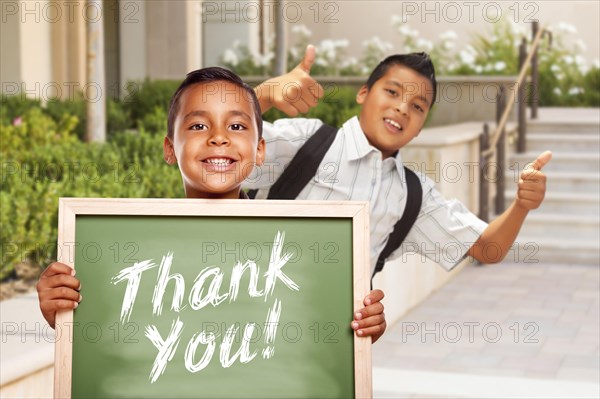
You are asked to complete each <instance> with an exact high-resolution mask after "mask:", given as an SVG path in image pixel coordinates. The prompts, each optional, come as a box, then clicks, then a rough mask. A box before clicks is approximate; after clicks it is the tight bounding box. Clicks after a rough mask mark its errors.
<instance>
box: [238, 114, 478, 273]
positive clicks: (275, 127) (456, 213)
mask: <svg viewBox="0 0 600 399" xmlns="http://www.w3.org/2000/svg"><path fill="white" fill-rule="evenodd" d="M322 124H323V122H321V121H320V120H318V119H302V118H295V119H280V120H277V121H275V123H273V124H272V123H268V122H264V126H263V136H264V138H265V140H266V157H265V163H264V165H263V166H262V167H256V168H255V170H254V172H253V173H252V174H251V175H250V176H249V177H248V179H247V180H246V182H244V184H243V187H244V188H253V189H259V191H258V193H257V195H256V198H257V199H261V198H266V197H267V194H268V192H269V188H270V187H271V186H272V185H273V183H275V181H277V179H278V178H279V176H280V175H281V173H282V172H283V170H284V168H285V166H286V165H287V164H288V163H289V162H290V161H291V159H292V158H293V157H294V155H295V154H296V152H297V151H298V150H299V149H300V147H302V145H303V144H304V143H305V142H306V141H307V140H308V139H309V138H310V137H311V136H312V135H313V134H314V133H315V132H316V131H317V130H318V129H319V127H321V125H322ZM419 175H420V177H421V183H422V185H423V203H422V206H421V211H420V213H419V216H418V218H417V221H416V222H415V224H414V226H413V228H412V229H411V231H410V232H409V234H408V235H407V237H406V239H405V240H404V243H403V244H402V246H401V247H400V248H399V249H398V250H396V251H395V252H394V253H392V254H391V255H390V257H388V260H392V259H396V258H398V257H400V256H401V255H402V254H403V253H405V252H418V253H421V254H423V255H425V256H427V257H428V258H430V259H432V260H433V261H435V262H437V263H439V264H440V265H441V266H443V267H444V268H446V269H448V270H450V269H452V268H453V267H454V266H456V265H457V264H458V263H459V262H460V261H461V260H462V259H463V258H464V256H465V254H466V252H467V251H468V250H469V248H470V247H471V245H472V244H473V243H474V242H475V241H477V239H478V238H479V236H480V235H481V233H482V232H483V230H485V228H486V227H487V224H486V223H485V222H483V221H481V220H480V219H478V218H477V216H475V215H474V214H473V213H471V212H470V211H469V210H468V209H467V208H466V207H465V206H464V205H463V204H462V203H460V202H459V201H456V200H450V201H448V200H446V199H445V198H444V197H443V196H442V195H441V194H440V193H439V192H438V191H437V190H436V189H435V188H434V184H433V182H432V181H431V179H429V178H427V177H425V176H424V175H422V174H419ZM297 199H300V200H336V201H345V200H349V201H370V212H371V220H370V229H371V234H370V236H371V254H370V257H371V270H374V268H375V264H376V262H377V258H378V257H379V254H380V252H381V251H382V250H383V248H384V246H385V244H386V243H387V239H388V236H389V234H390V233H391V231H392V230H393V228H394V225H395V223H396V222H397V221H398V220H399V219H400V217H401V216H402V213H403V212H404V208H405V206H406V179H405V174H404V167H403V164H402V158H401V154H400V152H398V153H397V154H396V156H395V157H389V158H387V159H382V154H381V151H379V150H378V149H376V148H375V147H373V146H371V145H370V144H369V142H368V141H367V138H366V136H365V134H364V133H363V131H362V129H361V127H360V123H359V121H358V118H357V117H354V118H352V119H350V120H348V121H346V122H345V123H344V125H343V126H342V127H341V129H340V130H339V131H338V133H337V136H336V138H335V140H334V142H333V144H332V145H331V147H330V149H329V151H328V152H327V153H326V154H325V157H324V158H323V161H322V162H321V164H320V166H319V169H318V171H317V173H316V175H315V178H314V179H312V180H311V181H310V182H309V183H308V184H307V185H306V187H304V189H303V190H302V191H301V192H300V194H299V195H298V197H297Z"/></svg>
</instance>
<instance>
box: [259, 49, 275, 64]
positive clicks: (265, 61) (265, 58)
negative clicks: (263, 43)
mask: <svg viewBox="0 0 600 399" xmlns="http://www.w3.org/2000/svg"><path fill="white" fill-rule="evenodd" d="M274 57H275V54H274V53H273V52H272V51H269V52H267V53H265V54H264V55H263V56H262V57H261V64H260V65H262V66H268V65H269V64H270V63H271V60H272V59H273V58H274Z"/></svg>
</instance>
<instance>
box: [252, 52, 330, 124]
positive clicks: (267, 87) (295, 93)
mask: <svg viewBox="0 0 600 399" xmlns="http://www.w3.org/2000/svg"><path fill="white" fill-rule="evenodd" d="M314 62H315V47H314V46H313V45H311V44H309V45H308V46H307V47H306V51H305V53H304V58H303V59H302V61H301V62H300V64H298V65H297V66H296V67H295V68H294V69H292V70H291V71H290V72H288V73H286V74H285V75H281V76H278V77H276V78H272V79H269V80H267V81H265V82H263V83H261V84H260V85H258V86H257V87H256V88H255V89H254V91H255V92H256V95H257V96H258V99H259V102H260V107H261V110H262V112H263V113H265V112H267V111H268V110H269V109H270V108H271V107H275V108H277V109H278V110H280V111H283V112H285V113H286V114H287V115H288V116H297V115H298V114H301V113H306V112H308V111H309V110H310V109H311V108H312V107H314V106H316V105H317V104H318V102H319V98H321V97H323V93H324V91H323V87H321V85H320V84H319V83H317V81H315V80H314V79H313V78H312V77H311V76H310V69H311V67H312V65H313V64H314Z"/></svg>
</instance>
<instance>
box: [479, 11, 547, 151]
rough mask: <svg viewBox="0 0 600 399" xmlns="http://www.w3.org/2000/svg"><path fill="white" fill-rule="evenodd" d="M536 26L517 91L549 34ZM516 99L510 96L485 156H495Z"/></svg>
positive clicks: (518, 80)
mask: <svg viewBox="0 0 600 399" xmlns="http://www.w3.org/2000/svg"><path fill="white" fill-rule="evenodd" d="M536 25H537V22H534V30H537V32H536V34H535V37H534V39H533V43H532V44H531V51H529V54H528V55H527V58H526V59H525V61H524V62H523V65H522V66H521V70H520V72H519V77H518V78H517V81H516V84H515V90H519V89H520V88H521V87H523V84H524V82H523V81H524V79H525V75H526V74H527V70H528V69H529V66H530V65H531V60H532V58H533V57H534V55H536V53H537V49H538V46H539V44H540V40H541V39H542V36H543V35H544V33H546V32H548V31H547V30H545V29H536ZM548 33H549V32H548ZM521 45H522V46H525V45H526V41H525V39H524V38H523V42H522V43H521ZM534 91H537V87H536V88H534ZM516 97H518V96H514V95H513V96H509V99H508V102H507V103H506V106H505V108H504V112H503V113H502V117H501V118H500V122H498V125H497V126H496V130H494V133H492V135H491V136H490V141H489V147H488V148H487V149H486V150H485V151H484V152H483V154H482V155H483V156H485V157H489V156H491V155H493V153H494V151H495V147H496V144H497V143H498V140H499V139H500V133H501V132H502V130H504V128H505V126H506V122H507V121H508V116H509V115H510V111H511V109H512V107H513V105H514V104H515V98H516ZM519 101H525V99H524V98H519Z"/></svg>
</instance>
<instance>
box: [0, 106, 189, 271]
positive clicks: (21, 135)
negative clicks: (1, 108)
mask: <svg viewBox="0 0 600 399" xmlns="http://www.w3.org/2000/svg"><path fill="white" fill-rule="evenodd" d="M21 119H22V123H21V124H20V125H18V126H15V125H13V124H12V123H4V122H3V123H2V125H1V126H0V156H1V157H2V159H3V163H2V179H1V181H0V202H1V206H0V216H1V219H2V230H1V231H0V241H1V242H2V248H1V251H2V252H1V254H0V257H1V259H2V264H1V268H0V279H3V278H6V277H7V276H10V275H11V273H12V271H13V269H14V266H15V264H16V263H18V262H20V261H24V260H27V261H30V262H32V263H34V264H37V265H39V266H40V267H45V266H46V265H47V263H48V262H49V261H50V259H55V258H56V239H57V218H58V216H57V210H58V198H59V197H116V198H125V197H128V198H129V197H132V198H136V197H160V198H177V197H183V195H184V193H183V189H182V187H181V179H180V177H179V173H178V172H177V169H176V167H172V166H169V165H167V164H166V163H165V162H164V161H163V159H162V141H163V137H162V136H160V135H156V134H149V133H147V132H145V131H141V132H140V133H139V134H131V133H115V134H114V135H112V136H111V138H110V140H109V141H108V142H107V143H105V144H98V143H91V144H88V143H83V142H81V141H80V140H78V138H77V135H76V131H75V130H76V127H77V126H78V123H79V121H78V119H77V117H75V116H71V115H67V114H63V116H62V117H61V120H60V122H59V123H57V122H55V121H54V119H52V118H51V117H50V116H48V115H46V114H45V113H44V112H42V110H41V109H40V108H31V109H29V110H27V111H25V112H24V113H23V115H22V117H21Z"/></svg>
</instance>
